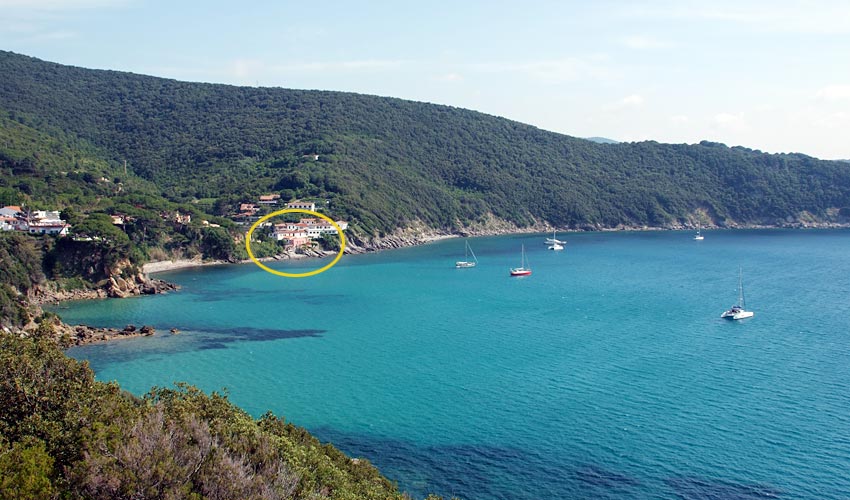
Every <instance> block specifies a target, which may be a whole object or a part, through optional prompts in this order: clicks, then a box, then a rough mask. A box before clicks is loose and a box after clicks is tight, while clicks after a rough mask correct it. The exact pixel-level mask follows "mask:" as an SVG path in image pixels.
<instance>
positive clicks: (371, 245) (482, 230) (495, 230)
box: [142, 222, 850, 275]
mask: <svg viewBox="0 0 850 500" xmlns="http://www.w3.org/2000/svg"><path fill="white" fill-rule="evenodd" d="M500 226H501V227H500ZM505 226H508V227H505ZM553 229H555V230H557V231H558V232H561V233H587V232H602V233H606V232H617V231H636V232H645V231H691V230H695V229H696V227H695V226H694V227H691V226H690V225H684V224H679V225H676V226H667V227H658V226H631V225H623V224H620V225H617V226H615V227H605V226H585V227H580V228H554V227H553V226H550V225H548V224H547V225H541V224H535V225H534V226H529V227H525V228H519V227H516V226H512V227H511V226H510V225H502V224H497V225H496V227H494V226H493V225H490V224H486V225H485V226H484V227H470V228H466V229H465V230H461V231H458V232H454V233H447V232H445V231H439V230H434V229H428V228H425V227H423V226H418V225H417V226H416V227H413V228H406V229H402V230H397V231H396V232H394V233H393V234H390V235H387V236H384V237H380V238H373V239H371V240H369V241H367V242H366V243H365V244H364V245H362V246H359V245H357V244H355V243H354V242H349V243H348V244H347V245H346V247H345V252H344V254H345V255H359V254H365V253H372V252H380V251H383V250H393V249H400V248H406V247H412V246H419V245H426V244H429V243H434V242H437V241H443V240H447V239H452V238H477V237H484V236H500V235H509V234H535V233H540V234H545V233H548V232H551V231H552V230H553ZM703 229H704V230H726V231H735V230H745V229H757V230H760V229H765V230H769V229H850V223H839V222H817V223H809V224H802V223H789V224H783V225H776V224H764V225H761V224H740V225H738V224H729V225H726V226H719V225H711V226H703ZM330 255H335V252H325V253H324V254H318V253H316V254H311V255H306V254H297V253H291V252H286V253H283V254H280V255H276V256H274V257H261V258H259V259H257V260H259V261H261V262H271V261H280V260H298V259H322V258H325V257H327V256H330ZM252 262H253V261H251V259H245V260H240V261H236V262H229V261H224V260H213V261H202V260H201V259H199V258H195V259H177V260H164V261H154V262H148V263H146V264H144V265H143V266H142V273H143V274H145V275H151V274H156V273H163V272H169V271H176V270H179V269H188V268H193V267H205V266H220V265H231V264H250V263H252Z"/></svg>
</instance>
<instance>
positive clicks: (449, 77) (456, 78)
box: [435, 73, 463, 83]
mask: <svg viewBox="0 0 850 500" xmlns="http://www.w3.org/2000/svg"><path fill="white" fill-rule="evenodd" d="M435 80H437V81H438V82H449V83H454V82H462V81H463V76H461V75H459V74H457V73H446V74H444V75H440V76H438V77H436V78H435Z"/></svg>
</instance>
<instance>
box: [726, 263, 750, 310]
mask: <svg viewBox="0 0 850 500" xmlns="http://www.w3.org/2000/svg"><path fill="white" fill-rule="evenodd" d="M754 314H755V313H754V312H753V311H747V309H746V304H745V303H744V280H743V273H742V270H741V269H740V268H739V269H738V303H737V304H735V305H734V306H732V307H730V308H729V310H727V311H726V312H724V313H723V314H721V315H720V317H721V318H726V319H744V318H752V317H753V315H754Z"/></svg>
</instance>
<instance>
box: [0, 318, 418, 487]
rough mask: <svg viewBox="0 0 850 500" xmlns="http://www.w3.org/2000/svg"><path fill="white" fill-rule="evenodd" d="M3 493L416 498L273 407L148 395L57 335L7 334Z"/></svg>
mask: <svg viewBox="0 0 850 500" xmlns="http://www.w3.org/2000/svg"><path fill="white" fill-rule="evenodd" d="M0 408H3V411H2V412H0V478H2V479H0V498H57V497H62V498H91V499H115V498H127V499H129V498H171V499H181V498H187V499H206V498H208V499H258V500H259V499H276V498H281V499H283V498H286V499H290V498H291V499H350V500H355V499H381V500H385V499H393V498H399V499H401V498H406V496H405V495H402V494H400V493H399V492H398V490H397V489H396V487H395V486H394V485H393V484H392V483H391V482H390V481H388V480H387V479H386V478H384V477H383V476H381V474H380V473H379V472H378V470H377V469H375V467H373V466H372V465H371V464H369V463H368V462H367V461H366V460H362V459H361V460H352V459H350V458H348V457H347V456H345V455H344V454H343V453H341V452H340V451H339V450H337V449H336V448H334V447H333V446H331V445H328V444H321V443H320V442H319V441H318V440H317V439H316V438H314V437H313V436H311V435H310V434H309V433H308V432H307V431H306V430H304V429H302V428H299V427H297V426H295V425H292V424H291V423H287V422H285V421H283V420H282V419H280V418H278V417H275V416H274V415H271V414H266V415H264V416H263V417H262V418H260V419H259V420H255V419H253V418H252V417H251V416H250V415H248V414H247V413H245V412H244V411H242V410H240V409H239V408H237V407H236V406H234V405H233V404H232V403H230V401H228V399H227V397H226V396H224V395H221V394H218V393H213V394H209V395H208V394H204V393H203V392H201V391H200V390H198V389H196V388H194V387H191V386H188V385H178V386H177V387H176V388H174V389H162V388H154V389H153V390H152V391H151V392H150V393H149V394H148V395H146V396H145V397H144V398H142V399H139V398H136V397H134V396H132V395H130V394H128V393H126V392H123V391H121V390H120V389H119V387H118V386H117V385H116V384H114V383H110V384H105V383H102V382H97V381H95V380H94V375H93V373H92V371H91V370H90V369H89V367H88V364H87V363H84V362H83V363H81V362H78V361H76V360H73V359H70V358H68V357H66V356H65V355H64V354H63V353H62V352H61V351H60V350H59V348H58V347H57V346H56V344H55V343H54V342H53V341H51V340H48V339H47V338H33V339H21V338H18V337H15V336H11V335H7V334H0Z"/></svg>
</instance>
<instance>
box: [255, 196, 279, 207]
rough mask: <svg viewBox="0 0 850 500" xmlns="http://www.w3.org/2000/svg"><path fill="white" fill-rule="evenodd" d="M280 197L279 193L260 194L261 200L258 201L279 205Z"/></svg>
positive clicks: (262, 203) (264, 203)
mask: <svg viewBox="0 0 850 500" xmlns="http://www.w3.org/2000/svg"><path fill="white" fill-rule="evenodd" d="M278 199H280V195H279V194H264V195H261V196H260V200H259V201H258V202H257V203H259V204H260V205H277V200H278Z"/></svg>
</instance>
